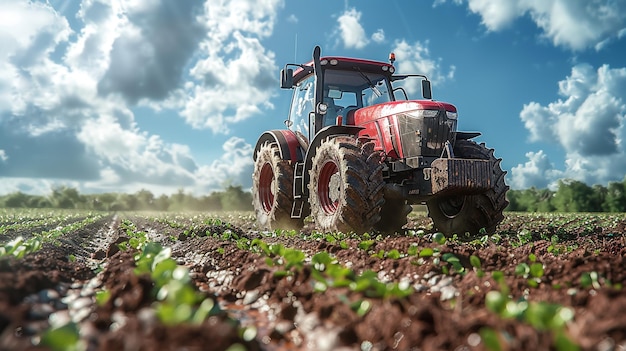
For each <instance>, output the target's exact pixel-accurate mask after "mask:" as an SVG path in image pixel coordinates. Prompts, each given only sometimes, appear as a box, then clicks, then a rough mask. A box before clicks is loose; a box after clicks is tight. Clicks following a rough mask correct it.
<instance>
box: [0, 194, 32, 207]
mask: <svg viewBox="0 0 626 351" xmlns="http://www.w3.org/2000/svg"><path fill="white" fill-rule="evenodd" d="M28 200H29V196H28V195H27V194H24V193H23V192H21V191H17V192H14V193H11V194H8V195H6V196H5V197H4V207H13V208H18V207H28Z"/></svg>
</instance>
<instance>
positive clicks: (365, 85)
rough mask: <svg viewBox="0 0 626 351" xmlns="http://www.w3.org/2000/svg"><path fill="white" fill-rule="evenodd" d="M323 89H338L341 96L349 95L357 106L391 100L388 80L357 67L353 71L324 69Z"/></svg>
mask: <svg viewBox="0 0 626 351" xmlns="http://www.w3.org/2000/svg"><path fill="white" fill-rule="evenodd" d="M324 90H325V91H327V90H329V91H330V90H334V91H338V92H340V93H341V96H342V97H343V96H350V97H351V98H350V99H351V100H352V99H354V100H355V101H354V103H353V104H354V105H356V107H359V108H361V107H366V106H371V105H375V104H380V103H383V102H388V101H392V98H391V95H390V94H389V82H388V80H387V78H386V77H385V76H384V75H382V74H376V73H368V72H361V71H360V70H357V69H355V70H353V71H343V70H335V69H326V71H325V72H324ZM344 104H345V103H344Z"/></svg>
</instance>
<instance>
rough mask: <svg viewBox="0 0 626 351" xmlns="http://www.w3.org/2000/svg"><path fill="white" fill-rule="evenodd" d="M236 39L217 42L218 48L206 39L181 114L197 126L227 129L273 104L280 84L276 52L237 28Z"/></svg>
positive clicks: (214, 130)
mask: <svg viewBox="0 0 626 351" xmlns="http://www.w3.org/2000/svg"><path fill="white" fill-rule="evenodd" d="M233 39H234V42H233V43H232V45H230V46H222V47H219V45H218V46H217V47H219V50H216V46H215V45H212V44H209V43H205V44H204V45H207V50H208V53H209V55H208V57H206V58H204V59H202V60H199V61H198V62H197V63H196V65H195V66H194V67H193V68H192V69H191V71H190V72H191V76H192V77H193V78H194V79H195V83H189V84H188V85H187V86H186V90H187V91H188V93H187V94H185V95H186V97H185V98H184V99H185V100H184V101H185V105H184V109H183V111H182V112H181V115H182V116H183V117H184V118H185V120H186V121H187V123H189V124H190V125H192V126H194V127H196V128H209V129H211V130H212V131H213V132H214V133H228V132H229V131H230V130H229V128H228V125H231V124H234V123H237V122H240V121H243V120H246V119H248V118H250V117H252V116H254V115H256V114H260V113H261V111H262V110H261V108H265V109H273V108H274V105H273V104H272V103H271V102H270V99H271V98H272V97H273V96H274V94H275V87H276V86H277V82H276V78H275V73H274V72H276V71H277V70H278V68H277V67H276V65H275V63H274V59H275V58H274V53H272V52H271V51H267V50H266V49H265V48H264V47H263V46H262V45H261V43H260V41H259V39H257V38H249V37H245V36H243V35H242V34H241V33H239V32H235V33H234V34H233ZM209 47H211V49H209ZM233 54H234V57H230V56H229V55H233Z"/></svg>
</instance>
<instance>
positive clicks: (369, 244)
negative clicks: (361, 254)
mask: <svg viewBox="0 0 626 351" xmlns="http://www.w3.org/2000/svg"><path fill="white" fill-rule="evenodd" d="M375 243H376V242H375V241H374V240H363V241H361V242H360V243H359V245H358V248H359V249H361V250H365V251H367V250H369V249H370V247H372V246H373V245H374V244H375Z"/></svg>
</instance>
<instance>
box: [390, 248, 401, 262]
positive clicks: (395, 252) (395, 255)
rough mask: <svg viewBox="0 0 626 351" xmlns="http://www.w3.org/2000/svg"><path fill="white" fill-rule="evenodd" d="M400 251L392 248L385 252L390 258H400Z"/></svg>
mask: <svg viewBox="0 0 626 351" xmlns="http://www.w3.org/2000/svg"><path fill="white" fill-rule="evenodd" d="M400 256H401V255H400V251H398V250H396V249H393V250H391V251H389V252H387V257H389V258H391V259H392V260H397V259H399V258H400Z"/></svg>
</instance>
